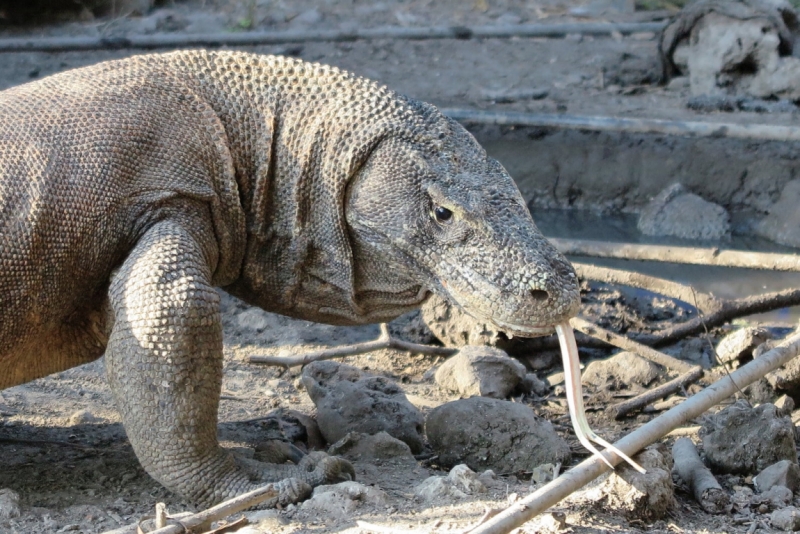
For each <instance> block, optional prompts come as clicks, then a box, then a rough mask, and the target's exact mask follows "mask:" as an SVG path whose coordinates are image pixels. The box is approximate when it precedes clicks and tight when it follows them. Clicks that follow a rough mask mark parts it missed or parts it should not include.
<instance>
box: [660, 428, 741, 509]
mask: <svg viewBox="0 0 800 534" xmlns="http://www.w3.org/2000/svg"><path fill="white" fill-rule="evenodd" d="M672 458H673V459H674V461H675V471H676V472H677V473H678V475H679V476H680V477H681V478H682V479H683V481H684V482H686V485H687V486H689V489H690V490H691V491H692V495H694V498H695V500H696V501H697V502H698V503H700V506H701V507H702V508H703V510H705V511H706V512H708V513H709V514H727V513H729V512H730V511H731V509H732V508H733V504H732V503H731V500H730V498H729V497H728V494H727V493H725V491H724V490H723V489H722V486H720V485H719V482H717V479H716V478H714V475H713V474H712V473H711V471H710V470H709V469H708V467H706V466H705V464H703V461H702V460H701V459H700V455H698V454H697V449H696V448H695V446H694V443H692V440H690V439H689V438H680V439H678V440H677V441H676V442H675V445H673V446H672Z"/></svg>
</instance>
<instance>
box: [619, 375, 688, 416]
mask: <svg viewBox="0 0 800 534" xmlns="http://www.w3.org/2000/svg"><path fill="white" fill-rule="evenodd" d="M702 377H703V368H702V367H700V366H699V365H695V366H694V367H693V368H692V370H690V371H688V372H686V373H684V374H682V375H681V376H679V377H678V378H675V379H673V380H670V381H669V382H667V383H665V384H662V385H660V386H658V387H657V388H653V389H651V390H649V391H646V392H644V393H642V394H641V395H637V396H635V397H633V398H632V399H628V400H626V401H624V402H620V403H618V404H614V405H613V406H610V407H609V408H607V411H608V412H610V413H611V414H613V415H614V419H622V418H623V417H625V416H626V415H628V414H629V413H631V412H632V411H634V410H641V409H642V408H644V407H645V406H648V405H650V404H651V403H653V402H655V401H657V400H659V399H663V398H664V397H666V396H668V395H672V394H673V393H675V392H676V391H678V390H680V389H681V388H683V387H686V386H687V385H688V384H691V383H693V382H697V381H698V380H700V378H702Z"/></svg>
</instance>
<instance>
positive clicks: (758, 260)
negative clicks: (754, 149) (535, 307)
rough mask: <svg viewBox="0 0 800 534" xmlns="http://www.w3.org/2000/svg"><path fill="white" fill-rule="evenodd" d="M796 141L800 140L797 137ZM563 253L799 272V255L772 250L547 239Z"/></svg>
mask: <svg viewBox="0 0 800 534" xmlns="http://www.w3.org/2000/svg"><path fill="white" fill-rule="evenodd" d="M798 132H800V129H798ZM797 140H800V138H798V139H797ZM548 241H550V242H551V243H553V245H554V246H555V247H556V248H557V249H558V250H559V251H560V252H561V253H562V254H566V255H569V256H589V257H593V258H618V259H623V260H646V261H663V262H669V263H686V264H691V265H707V266H716V267H741V268H745V269H761V270H767V271H794V272H799V271H800V255H798V254H777V253H773V252H750V251H742V250H720V249H718V248H695V247H673V246H665V245H641V244H638V243H613V242H609V241H590V240H584V239H562V238H552V237H550V238H548Z"/></svg>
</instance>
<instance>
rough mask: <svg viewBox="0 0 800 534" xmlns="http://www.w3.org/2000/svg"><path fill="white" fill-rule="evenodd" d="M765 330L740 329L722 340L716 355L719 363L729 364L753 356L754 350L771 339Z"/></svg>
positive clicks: (755, 328) (752, 327) (757, 328)
mask: <svg viewBox="0 0 800 534" xmlns="http://www.w3.org/2000/svg"><path fill="white" fill-rule="evenodd" d="M770 337H772V336H770V333H769V331H768V330H767V329H765V328H759V327H755V326H748V327H745V328H740V329H739V330H737V331H735V332H732V333H730V334H728V335H727V336H725V337H724V338H722V339H721V340H720V342H719V343H717V347H716V353H717V359H718V360H719V363H728V362H732V361H734V360H742V359H745V358H751V357H752V356H753V349H755V348H756V347H758V346H759V345H761V344H762V343H764V342H765V341H767V340H768V339H770Z"/></svg>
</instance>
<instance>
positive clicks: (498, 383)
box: [435, 345, 525, 399]
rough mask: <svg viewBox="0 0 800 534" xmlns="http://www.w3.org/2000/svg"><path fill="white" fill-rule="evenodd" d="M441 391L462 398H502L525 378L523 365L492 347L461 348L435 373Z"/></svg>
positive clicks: (471, 346)
mask: <svg viewBox="0 0 800 534" xmlns="http://www.w3.org/2000/svg"><path fill="white" fill-rule="evenodd" d="M435 378H436V383H437V384H438V385H439V387H441V388H442V389H444V390H446V391H450V392H453V393H457V394H459V395H461V396H462V397H472V396H476V395H477V396H481V397H492V398H495V399H504V398H506V397H507V396H508V395H509V394H510V393H511V392H512V391H513V390H514V389H515V388H516V387H517V385H519V384H520V382H522V379H523V378H525V366H524V365H522V364H521V363H520V362H519V361H517V360H515V359H514V358H511V357H509V356H508V355H507V354H506V353H505V352H503V351H502V350H500V349H497V348H494V347H486V346H475V345H470V346H467V347H464V348H462V349H461V350H459V351H458V353H456V354H455V355H454V356H452V357H451V358H449V359H448V360H447V361H446V362H444V363H443V364H442V365H441V366H440V367H439V369H438V371H436V375H435Z"/></svg>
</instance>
